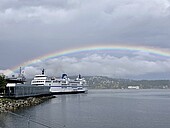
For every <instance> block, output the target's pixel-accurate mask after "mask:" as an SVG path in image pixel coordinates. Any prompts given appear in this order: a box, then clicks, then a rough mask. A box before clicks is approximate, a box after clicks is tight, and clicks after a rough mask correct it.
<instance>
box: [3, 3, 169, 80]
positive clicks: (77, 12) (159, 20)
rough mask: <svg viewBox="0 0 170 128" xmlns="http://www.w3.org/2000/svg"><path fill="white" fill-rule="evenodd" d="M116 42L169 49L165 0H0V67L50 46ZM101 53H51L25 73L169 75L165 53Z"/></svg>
mask: <svg viewBox="0 0 170 128" xmlns="http://www.w3.org/2000/svg"><path fill="white" fill-rule="evenodd" d="M117 44H118V45H132V46H133V45H135V46H146V47H147V46H148V47H155V48H162V49H164V48H166V49H170V0H0V72H4V71H5V70H9V69H10V68H11V67H14V66H16V65H19V64H21V63H23V62H26V61H28V60H31V59H34V58H37V57H39V56H43V55H45V54H47V53H51V52H54V51H60V50H64V49H72V48H76V47H82V48H83V47H87V46H92V45H96V46H97V45H117ZM102 53H103V54H101V52H100V54H99V53H95V52H91V53H90V54H81V55H82V56H78V57H77V55H75V56H64V57H58V58H53V59H51V60H48V62H40V63H38V64H37V65H36V64H35V65H32V66H28V67H25V73H26V75H27V76H28V77H30V76H33V75H35V73H39V71H40V69H41V68H42V67H45V68H46V70H47V71H48V74H49V75H58V74H59V73H62V72H68V73H69V74H77V73H82V74H84V75H107V76H111V77H120V78H135V79H136V78H139V79H143V78H144V79H147V78H148V79H170V66H169V65H170V58H169V57H162V58H161V57H158V56H156V55H151V54H149V53H147V54H146V53H143V52H140V51H138V52H132V51H129V52H128V53H127V51H126V52H125V51H117V52H115V51H113V53H114V54H104V53H105V51H103V52H102Z"/></svg>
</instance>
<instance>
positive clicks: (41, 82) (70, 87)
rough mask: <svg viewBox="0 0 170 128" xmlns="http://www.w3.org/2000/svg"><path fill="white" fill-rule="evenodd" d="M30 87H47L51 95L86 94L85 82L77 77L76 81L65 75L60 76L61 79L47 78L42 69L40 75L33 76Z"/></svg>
mask: <svg viewBox="0 0 170 128" xmlns="http://www.w3.org/2000/svg"><path fill="white" fill-rule="evenodd" d="M31 85H36V86H49V88H50V92H51V93H52V94H67V93H84V92H87V85H86V80H85V79H84V78H82V77H81V75H78V77H77V78H76V79H70V78H68V77H67V74H62V77H61V78H56V77H48V76H47V75H45V71H44V69H43V70H42V74H40V75H35V77H34V79H33V80H32V81H31Z"/></svg>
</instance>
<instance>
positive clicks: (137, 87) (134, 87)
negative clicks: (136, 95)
mask: <svg viewBox="0 0 170 128" xmlns="http://www.w3.org/2000/svg"><path fill="white" fill-rule="evenodd" d="M128 89H139V86H128Z"/></svg>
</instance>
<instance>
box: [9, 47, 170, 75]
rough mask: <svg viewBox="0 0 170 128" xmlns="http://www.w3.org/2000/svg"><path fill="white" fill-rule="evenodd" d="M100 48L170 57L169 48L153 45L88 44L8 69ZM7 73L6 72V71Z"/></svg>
mask: <svg viewBox="0 0 170 128" xmlns="http://www.w3.org/2000/svg"><path fill="white" fill-rule="evenodd" d="M100 50H127V51H142V52H146V53H151V54H155V55H159V56H165V57H170V50H169V49H161V48H155V47H146V46H129V45H127V46H126V45H99V46H97V45H96V46H89V47H80V48H73V49H66V50H62V51H55V52H51V53H48V54H46V55H43V56H39V57H37V58H34V59H32V60H28V61H26V62H24V63H21V64H19V65H17V66H15V67H12V68H11V69H10V70H11V71H13V72H15V71H16V70H18V69H19V67H26V66H29V65H31V64H35V63H37V62H39V61H44V60H47V59H50V58H55V57H59V56H66V55H69V54H73V53H80V52H88V51H100ZM7 74H8V73H7Z"/></svg>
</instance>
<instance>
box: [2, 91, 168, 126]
mask: <svg viewBox="0 0 170 128" xmlns="http://www.w3.org/2000/svg"><path fill="white" fill-rule="evenodd" d="M15 113H16V114H18V115H20V116H18V115H14V114H10V113H8V114H0V128H46V127H48V128H103V127H105V128H170V90H89V92H88V94H74V95H59V96H57V98H54V99H51V100H49V101H47V102H45V103H42V104H40V105H37V106H33V107H29V108H26V109H21V110H18V111H16V112H15Z"/></svg>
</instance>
